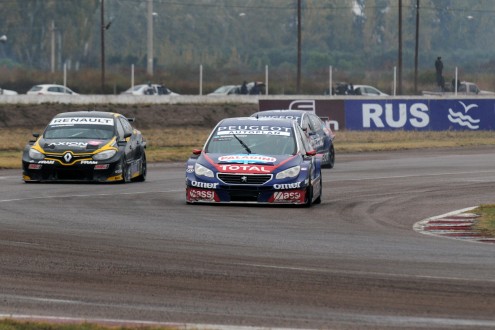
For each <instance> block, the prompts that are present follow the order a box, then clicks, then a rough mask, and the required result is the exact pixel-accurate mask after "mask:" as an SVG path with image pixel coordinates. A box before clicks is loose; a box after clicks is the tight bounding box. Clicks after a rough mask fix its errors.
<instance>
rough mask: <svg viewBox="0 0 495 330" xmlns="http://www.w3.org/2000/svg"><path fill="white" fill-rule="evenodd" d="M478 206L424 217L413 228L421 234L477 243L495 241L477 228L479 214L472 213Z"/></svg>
mask: <svg viewBox="0 0 495 330" xmlns="http://www.w3.org/2000/svg"><path fill="white" fill-rule="evenodd" d="M475 208H477V206H473V207H468V208H465V209H461V210H457V211H453V212H449V213H445V214H442V215H438V216H434V217H431V218H427V219H423V220H421V221H418V222H416V223H415V224H414V226H413V229H414V230H415V231H416V232H418V233H421V234H425V235H430V236H437V237H444V238H450V239H458V240H463V241H472V242H477V243H495V238H494V237H492V236H487V235H484V234H483V233H482V232H481V231H479V230H477V229H476V220H477V219H478V218H479V215H478V214H475V213H470V212H469V211H471V210H474V209H475Z"/></svg>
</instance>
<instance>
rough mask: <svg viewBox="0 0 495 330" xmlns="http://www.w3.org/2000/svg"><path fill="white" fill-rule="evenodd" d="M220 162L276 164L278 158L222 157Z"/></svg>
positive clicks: (251, 156) (254, 155) (254, 156)
mask: <svg viewBox="0 0 495 330" xmlns="http://www.w3.org/2000/svg"><path fill="white" fill-rule="evenodd" d="M218 161H220V162H226V163H244V164H253V163H274V162H276V161H277V158H274V157H269V156H263V155H256V154H252V155H228V156H221V157H219V158H218Z"/></svg>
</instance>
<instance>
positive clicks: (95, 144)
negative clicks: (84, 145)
mask: <svg viewBox="0 0 495 330" xmlns="http://www.w3.org/2000/svg"><path fill="white" fill-rule="evenodd" d="M102 143H103V141H96V140H95V141H88V145H90V146H99V145H100V144H102Z"/></svg>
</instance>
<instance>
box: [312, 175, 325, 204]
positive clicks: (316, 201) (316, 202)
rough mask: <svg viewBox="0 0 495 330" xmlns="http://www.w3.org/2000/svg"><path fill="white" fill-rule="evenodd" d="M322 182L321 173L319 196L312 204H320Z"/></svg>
mask: <svg viewBox="0 0 495 330" xmlns="http://www.w3.org/2000/svg"><path fill="white" fill-rule="evenodd" d="M322 182H323V180H322V179H321V173H320V195H319V196H318V198H316V199H315V201H314V202H313V203H314V204H320V203H321V194H322V193H323V186H322Z"/></svg>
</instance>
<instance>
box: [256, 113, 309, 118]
mask: <svg viewBox="0 0 495 330" xmlns="http://www.w3.org/2000/svg"><path fill="white" fill-rule="evenodd" d="M258 117H260V118H281V119H293V120H299V119H300V118H301V116H289V115H264V114H263V113H260V114H259V115H258Z"/></svg>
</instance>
